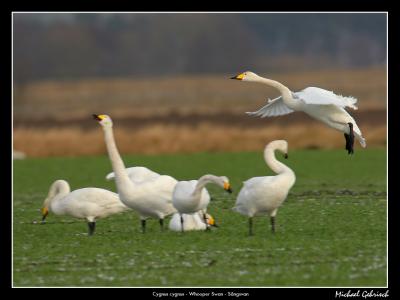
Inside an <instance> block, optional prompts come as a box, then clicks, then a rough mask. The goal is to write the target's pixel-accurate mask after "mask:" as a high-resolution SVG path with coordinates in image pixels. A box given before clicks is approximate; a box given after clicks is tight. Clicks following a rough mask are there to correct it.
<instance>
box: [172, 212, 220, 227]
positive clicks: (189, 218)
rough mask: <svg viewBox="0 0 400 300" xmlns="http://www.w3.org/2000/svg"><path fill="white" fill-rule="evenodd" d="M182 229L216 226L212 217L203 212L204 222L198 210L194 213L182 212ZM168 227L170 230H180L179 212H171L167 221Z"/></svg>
mask: <svg viewBox="0 0 400 300" xmlns="http://www.w3.org/2000/svg"><path fill="white" fill-rule="evenodd" d="M182 217H183V221H184V223H183V231H190V230H206V229H208V228H209V227H211V226H214V227H218V225H217V224H216V223H215V220H214V218H213V217H212V216H211V215H210V214H207V213H206V214H205V218H206V223H205V222H204V216H203V213H202V212H200V211H198V212H197V213H194V214H182ZM169 229H170V230H172V231H182V223H181V216H180V214H179V213H175V214H173V216H172V218H171V220H170V221H169Z"/></svg>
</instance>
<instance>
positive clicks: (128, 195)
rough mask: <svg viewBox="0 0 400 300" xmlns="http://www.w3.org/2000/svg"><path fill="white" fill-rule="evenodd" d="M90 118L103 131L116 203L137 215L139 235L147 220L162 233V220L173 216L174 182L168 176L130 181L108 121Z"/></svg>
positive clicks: (106, 117) (102, 118) (174, 180)
mask: <svg viewBox="0 0 400 300" xmlns="http://www.w3.org/2000/svg"><path fill="white" fill-rule="evenodd" d="M93 117H94V118H95V119H96V120H97V121H98V122H99V124H100V125H101V126H102V127H103V131H104V139H105V143H106V147H107V151H108V156H109V158H110V161H111V165H112V168H113V171H114V174H115V182H116V186H117V190H118V195H119V198H120V200H121V201H122V202H123V203H124V204H125V205H126V206H128V207H130V208H132V209H133V210H135V211H137V212H138V213H139V215H140V219H141V224H142V232H143V233H144V232H145V231H146V219H147V218H155V219H158V220H159V222H160V226H161V230H163V226H164V218H165V217H166V216H168V215H171V214H173V213H175V212H176V209H175V208H174V206H173V205H172V192H173V188H174V187H175V184H176V183H177V180H176V179H174V178H172V177H171V176H167V175H161V176H158V177H154V178H153V179H150V180H144V181H140V182H135V181H132V180H131V179H130V178H129V175H128V173H127V171H126V169H125V165H124V162H123V161H122V159H121V156H120V154H119V152H118V149H117V146H116V144H115V140H114V134H113V129H112V127H113V122H112V120H111V118H110V117H109V116H107V115H95V114H94V115H93Z"/></svg>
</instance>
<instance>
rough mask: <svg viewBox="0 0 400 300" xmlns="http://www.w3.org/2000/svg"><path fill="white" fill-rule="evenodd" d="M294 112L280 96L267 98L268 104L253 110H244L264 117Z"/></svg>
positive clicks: (249, 113) (252, 114)
mask: <svg viewBox="0 0 400 300" xmlns="http://www.w3.org/2000/svg"><path fill="white" fill-rule="evenodd" d="M291 112H294V110H293V109H291V108H289V107H288V106H287V105H286V104H285V103H284V102H283V100H282V96H280V97H278V98H275V99H273V100H268V104H267V105H265V106H263V107H261V108H260V109H259V110H257V111H254V112H246V113H247V114H248V115H251V116H260V117H261V118H264V117H275V116H282V115H287V114H290V113H291Z"/></svg>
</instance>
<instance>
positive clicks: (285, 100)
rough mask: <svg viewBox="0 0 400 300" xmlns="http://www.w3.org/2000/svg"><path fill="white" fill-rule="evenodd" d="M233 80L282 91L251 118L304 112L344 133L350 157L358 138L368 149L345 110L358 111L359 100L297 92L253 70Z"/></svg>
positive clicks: (313, 91) (313, 89)
mask: <svg viewBox="0 0 400 300" xmlns="http://www.w3.org/2000/svg"><path fill="white" fill-rule="evenodd" d="M231 79H237V80H242V81H251V82H259V83H263V84H266V85H269V86H272V87H274V88H276V89H278V90H279V92H280V93H281V96H280V97H278V98H275V99H273V100H269V101H268V104H267V105H265V106H263V107H261V108H260V109H259V110H258V111H255V112H248V114H249V115H254V116H261V117H262V118H263V117H273V116H281V115H286V114H290V113H292V112H293V111H303V112H305V113H306V114H308V115H309V116H311V117H313V118H315V119H317V120H319V121H321V122H323V123H325V124H327V125H328V126H330V127H332V128H334V129H337V130H339V131H341V132H343V133H344V136H345V139H346V147H345V148H346V150H347V151H348V153H349V154H352V153H353V152H354V150H353V146H354V136H355V137H356V139H357V140H358V141H359V142H360V144H361V146H362V147H366V142H365V139H364V138H363V137H362V134H361V131H360V129H359V128H358V126H357V123H356V122H355V121H354V119H353V118H352V117H351V116H350V115H349V113H348V112H347V111H346V110H345V109H344V108H345V107H350V108H353V109H357V107H356V106H355V104H356V102H357V99H355V98H353V97H343V96H339V95H336V94H334V93H333V92H330V91H327V90H324V89H321V88H317V87H308V88H306V89H304V90H302V91H300V92H296V93H293V92H291V91H290V90H289V89H288V88H287V87H286V86H284V85H283V84H281V83H280V82H278V81H275V80H271V79H267V78H263V77H261V76H258V75H257V74H255V73H253V72H249V71H247V72H244V73H241V74H239V75H236V76H234V77H232V78H231Z"/></svg>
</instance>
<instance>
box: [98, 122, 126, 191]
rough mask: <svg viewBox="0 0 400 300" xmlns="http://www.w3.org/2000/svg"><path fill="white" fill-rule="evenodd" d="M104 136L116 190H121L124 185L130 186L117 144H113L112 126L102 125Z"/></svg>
mask: <svg viewBox="0 0 400 300" xmlns="http://www.w3.org/2000/svg"><path fill="white" fill-rule="evenodd" d="M103 129H104V138H105V142H106V146H107V152H108V156H109V158H110V161H111V165H112V168H113V171H114V174H115V182H116V185H117V189H118V192H121V190H123V189H124V188H126V187H130V186H132V185H133V184H132V182H131V181H130V179H129V176H128V173H127V172H126V170H125V165H124V162H123V161H122V158H121V156H120V155H119V152H118V149H117V145H116V144H115V140H114V134H113V129H112V127H104V128H103Z"/></svg>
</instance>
